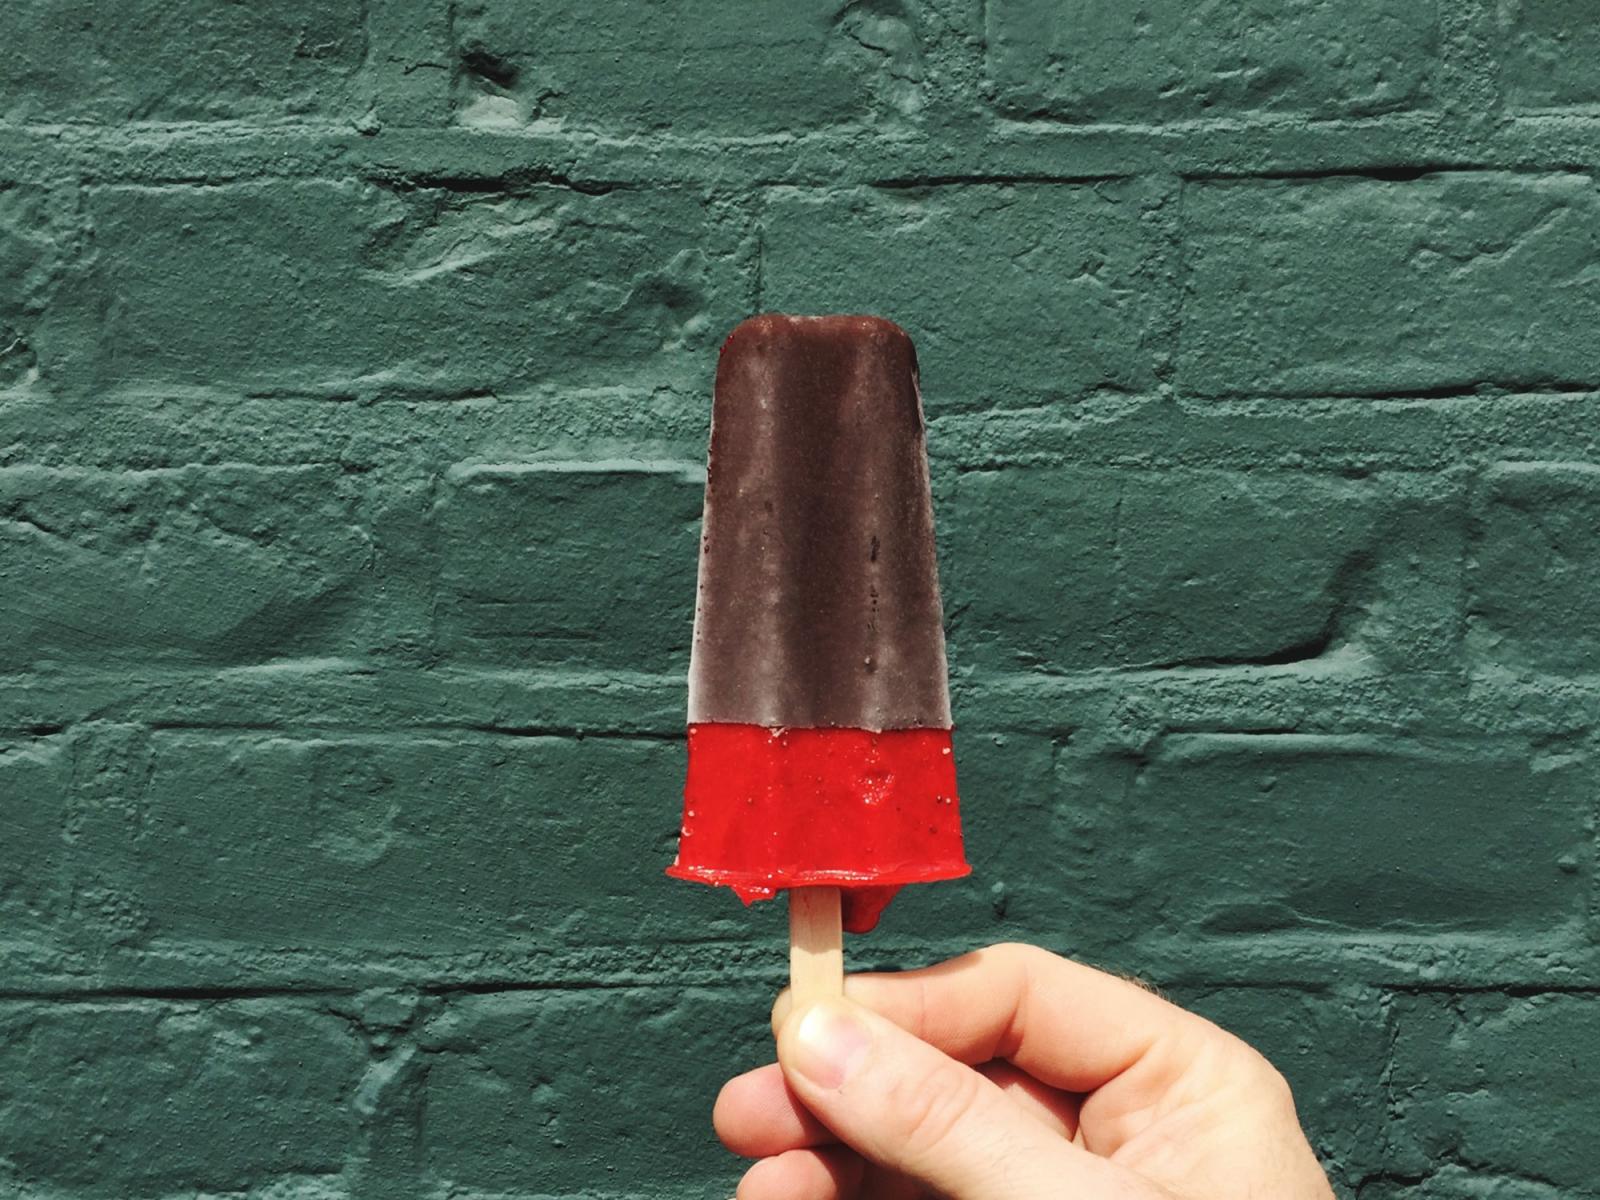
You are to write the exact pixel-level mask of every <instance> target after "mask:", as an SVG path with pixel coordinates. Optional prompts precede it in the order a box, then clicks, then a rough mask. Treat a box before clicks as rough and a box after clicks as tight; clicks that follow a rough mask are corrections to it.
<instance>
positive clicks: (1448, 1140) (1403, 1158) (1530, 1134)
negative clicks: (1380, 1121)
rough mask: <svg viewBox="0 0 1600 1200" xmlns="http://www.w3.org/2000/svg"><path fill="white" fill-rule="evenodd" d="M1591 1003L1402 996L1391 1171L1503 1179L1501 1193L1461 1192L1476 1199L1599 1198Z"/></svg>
mask: <svg viewBox="0 0 1600 1200" xmlns="http://www.w3.org/2000/svg"><path fill="white" fill-rule="evenodd" d="M1597 999H1600V997H1597V996H1596V995H1595V994H1594V993H1592V992H1578V993H1572V994H1559V993H1557V994H1535V995H1515V996H1504V995H1494V994H1487V995H1484V994H1475V995H1468V996H1450V995H1439V994H1434V995H1428V994H1422V995H1414V996H1404V995H1403V996H1397V997H1396V998H1395V1002H1394V1020H1395V1022H1396V1029H1397V1034H1396V1040H1395V1046H1394V1052H1393V1067H1392V1070H1391V1073H1390V1078H1389V1085H1388V1090H1389V1094H1390V1095H1391V1096H1392V1097H1393V1100H1392V1113H1393V1121H1392V1124H1391V1133H1390V1137H1391V1145H1392V1147H1393V1152H1392V1164H1393V1167H1394V1169H1395V1170H1397V1171H1400V1172H1406V1173H1416V1174H1425V1173H1430V1172H1432V1171H1433V1170H1434V1169H1436V1167H1437V1166H1438V1164H1440V1163H1451V1164H1459V1165H1461V1166H1465V1167H1468V1168H1470V1169H1471V1171H1472V1172H1473V1174H1474V1175H1482V1176H1486V1177H1488V1178H1489V1179H1491V1180H1492V1179H1493V1178H1494V1177H1495V1176H1501V1177H1503V1178H1504V1179H1505V1180H1506V1182H1505V1183H1504V1184H1503V1185H1499V1186H1500V1190H1498V1191H1491V1190H1483V1191H1473V1192H1471V1193H1467V1194H1470V1195H1474V1196H1477V1195H1484V1196H1488V1195H1496V1196H1499V1195H1505V1196H1512V1195H1519V1194H1520V1195H1527V1196H1530V1197H1540V1198H1541V1200H1542V1197H1543V1196H1544V1195H1545V1194H1546V1193H1544V1192H1540V1191H1538V1190H1533V1191H1523V1192H1520V1193H1519V1192H1517V1191H1516V1190H1514V1188H1515V1186H1523V1187H1528V1186H1531V1185H1538V1186H1541V1187H1545V1188H1551V1189H1555V1191H1552V1192H1550V1193H1549V1194H1551V1195H1555V1194H1560V1195H1583V1196H1592V1195H1594V1194H1595V1192H1596V1191H1600V1186H1597V1182H1596V1181H1600V1145H1597V1144H1596V1142H1595V1139H1594V1137H1593V1136H1592V1132H1593V1128H1594V1087H1593V1069H1592V1064H1593V1051H1594V1047H1595V1046H1597V1045H1600V1003H1597V1002H1596V1001H1597ZM1517 1180H1521V1181H1523V1182H1522V1183H1521V1184H1520V1185H1519V1184H1516V1182H1515V1181H1517ZM1569 1189H1572V1190H1569ZM1424 1194H1427V1193H1424ZM1440 1194H1443V1193H1440ZM1456 1194H1462V1193H1456Z"/></svg>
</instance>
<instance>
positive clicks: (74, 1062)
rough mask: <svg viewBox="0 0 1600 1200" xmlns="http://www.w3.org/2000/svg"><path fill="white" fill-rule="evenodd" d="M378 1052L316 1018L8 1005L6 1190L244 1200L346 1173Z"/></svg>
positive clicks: (1, 1096)
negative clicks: (245, 1193) (275, 1181)
mask: <svg viewBox="0 0 1600 1200" xmlns="http://www.w3.org/2000/svg"><path fill="white" fill-rule="evenodd" d="M366 1059H367V1049H366V1046H365V1044H364V1043H363V1042H362V1041H361V1040H360V1039H359V1038H358V1037H357V1036H355V1034H354V1032H353V1031H352V1029H351V1027H350V1026H349V1024H348V1023H347V1022H345V1021H344V1020H341V1019H340V1018H337V1017H334V1016H332V1015H330V1014H329V1013H327V1012H326V1011H324V1010H323V1009H321V1008H319V1006H318V1005H317V1004H316V1003H314V1002H307V1001H303V1000H294V999H285V998H264V999H250V1000H239V1001H232V1002H227V1003H201V1002H180V1003H166V1002H161V1001H156V1000H113V1001H104V1002H93V1001H80V1002H71V1001H59V1002H53V1003H52V1002H30V1001H21V1002H19V1001H7V1002H4V1003H3V1004H0V1128H4V1130H5V1155H4V1158H5V1160H6V1161H5V1164H4V1166H3V1167H0V1172H6V1174H0V1180H3V1181H4V1182H5V1183H6V1184H14V1185H15V1186H17V1187H18V1188H19V1193H18V1194H21V1195H57V1194H82V1195H86V1196H87V1195H100V1196H111V1195H117V1196H165V1195H175V1194H179V1193H181V1192H188V1193H189V1194H191V1195H193V1194H195V1193H196V1192H211V1191H213V1190H214V1191H218V1192H233V1191H238V1190H242V1189H244V1188H247V1187H251V1186H253V1185H256V1184H258V1183H260V1182H263V1181H266V1180H270V1179H272V1178H273V1177H274V1176H316V1175H328V1174H331V1173H333V1172H337V1171H339V1170H340V1169H341V1168H342V1167H343V1165H344V1163H345V1161H346V1159H347V1157H348V1156H349V1155H350V1154H351V1152H352V1151H353V1150H354V1148H355V1135H356V1124H355V1119H354V1114H353V1112H352V1110H351V1106H350V1095H351V1092H352V1091H353V1090H354V1088H355V1085H356V1083H357V1082H358V1080H359V1079H360V1077H361V1074H362V1071H363V1069H364V1067H365V1065H366Z"/></svg>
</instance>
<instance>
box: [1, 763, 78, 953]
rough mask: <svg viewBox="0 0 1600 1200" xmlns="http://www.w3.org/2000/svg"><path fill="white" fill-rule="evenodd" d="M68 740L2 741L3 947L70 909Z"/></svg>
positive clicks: (47, 925) (49, 924)
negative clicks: (67, 867) (68, 893)
mask: <svg viewBox="0 0 1600 1200" xmlns="http://www.w3.org/2000/svg"><path fill="white" fill-rule="evenodd" d="M71 786H72V757H71V751H70V749H69V746H68V739H66V738H64V737H42V738H27V739H10V738H8V739H5V740H0V826H3V828H4V830H5V835H4V836H3V837H0V945H4V944H5V943H7V942H13V941H20V940H22V939H23V938H24V937H28V936H37V934H38V933H39V932H40V931H45V930H49V929H51V928H52V927H54V926H56V925H57V923H58V922H59V921H60V920H61V918H62V916H63V915H64V912H65V910H66V907H67V895H66V887H65V884H66V858H67V854H68V849H69V847H68V841H69V838H70V834H71V830H70V828H69V826H68V823H67V804H66V797H67V795H68V793H69V791H70V789H71Z"/></svg>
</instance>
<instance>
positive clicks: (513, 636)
mask: <svg viewBox="0 0 1600 1200" xmlns="http://www.w3.org/2000/svg"><path fill="white" fill-rule="evenodd" d="M447 487H448V490H447V492H446V494H445V496H444V498H443V499H442V501H441V505H440V507H441V515H440V519H439V527H440V531H441V535H442V537H443V544H444V567H443V580H442V588H441V590H442V593H443V596H442V603H441V605H440V607H439V610H438V622H439V643H440V647H441V649H442V650H443V651H444V652H445V653H446V654H448V655H450V656H451V657H452V658H453V659H463V660H469V661H479V662H486V663H492V664H496V665H501V664H508V663H527V664H538V665H552V664H558V663H576V664H582V665H584V666H591V667H593V666H609V667H620V668H625V669H630V670H641V671H648V670H662V671H674V672H681V671H685V670H687V667H688V653H689V637H690V631H691V627H692V625H693V619H694V590H695V569H696V563H697V561H698V550H699V544H700V507H701V500H702V496H703V494H704V491H705V474H704V470H703V469H702V468H701V467H700V465H699V464H698V463H670V462H669V463H643V462H641V463H628V462H619V463H605V462H600V463H583V462H578V463H572V462H555V463H514V464H505V465H493V464H492V465H483V466H464V467H459V468H456V469H454V470H452V471H451V472H450V473H449V475H448V476H447ZM600 562H603V563H605V564H606V569H605V570H604V571H596V570H595V564H596V563H600Z"/></svg>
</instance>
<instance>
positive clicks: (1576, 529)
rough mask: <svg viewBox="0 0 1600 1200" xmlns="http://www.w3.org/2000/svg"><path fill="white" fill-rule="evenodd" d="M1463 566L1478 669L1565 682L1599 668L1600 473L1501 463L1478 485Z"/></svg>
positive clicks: (1588, 467) (1592, 467) (1589, 466)
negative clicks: (1518, 671)
mask: <svg viewBox="0 0 1600 1200" xmlns="http://www.w3.org/2000/svg"><path fill="white" fill-rule="evenodd" d="M1476 515H1477V522H1476V527H1475V529H1474V534H1475V538H1474V544H1473V547H1472V549H1473V554H1472V556H1471V558H1470V559H1469V560H1468V562H1469V571H1468V576H1469V580H1470V584H1469V586H1470V598H1469V601H1468V609H1467V612H1468V620H1469V622H1470V634H1469V637H1470V645H1471V647H1472V649H1473V651H1474V653H1475V655H1476V656H1477V657H1478V658H1479V659H1480V660H1482V661H1485V662H1489V663H1494V664H1497V665H1503V666H1508V667H1513V668H1522V669H1532V670H1537V671H1548V672H1552V673H1555V674H1570V673H1576V672H1583V671H1592V670H1595V669H1596V667H1597V666H1600V611H1597V610H1596V606H1595V600H1594V581H1595V578H1596V570H1597V569H1600V465H1596V464H1594V463H1504V464H1500V465H1498V466H1496V467H1494V468H1493V469H1492V470H1490V471H1489V472H1488V473H1487V474H1486V476H1485V479H1484V482H1483V487H1482V495H1481V502H1480V505H1479V509H1478V512H1477V514H1476Z"/></svg>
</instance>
